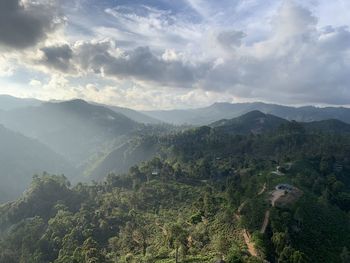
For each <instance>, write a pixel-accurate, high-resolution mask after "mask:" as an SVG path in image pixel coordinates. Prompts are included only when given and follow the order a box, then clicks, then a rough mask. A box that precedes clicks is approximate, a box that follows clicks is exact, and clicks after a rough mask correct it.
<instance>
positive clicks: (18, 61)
mask: <svg viewBox="0 0 350 263" xmlns="http://www.w3.org/2000/svg"><path fill="white" fill-rule="evenodd" d="M349 11H350V1H348V0H332V1H329V0H308V1H305V0H264V1H262V0H216V1H212V0H176V1H173V0H133V1H130V0H0V94H9V95H13V96H17V97H31V98H38V99H42V100H68V99H73V98H81V99H85V100H88V101H95V102H99V103H105V104H110V105H118V106H123V107H130V108H134V109H138V110H151V109H174V108H195V107H201V106H206V105H210V104H212V103H214V102H232V103H235V102H245V101H264V102H272V103H278V104H286V105H307V104H312V105H345V106H349V105H350V84H349V83H350V29H349V26H350V16H349V15H348V13H349Z"/></svg>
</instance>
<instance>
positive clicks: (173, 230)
mask: <svg viewBox="0 0 350 263" xmlns="http://www.w3.org/2000/svg"><path fill="white" fill-rule="evenodd" d="M167 235H168V236H167V238H168V244H169V247H170V248H173V249H175V263H178V262H179V248H181V249H182V251H183V253H184V254H185V253H186V251H187V237H188V233H187V231H186V230H185V229H184V228H183V227H182V226H181V225H180V224H172V225H170V226H169V228H168V229H167Z"/></svg>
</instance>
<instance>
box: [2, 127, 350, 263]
mask: <svg viewBox="0 0 350 263" xmlns="http://www.w3.org/2000/svg"><path fill="white" fill-rule="evenodd" d="M230 125H231V124H230ZM239 125H241V127H243V126H244V127H250V126H249V125H248V126H245V125H244V123H243V124H242V123H240V124H239ZM242 125H243V126H242ZM158 134H159V133H158ZM138 138H139V140H141V141H139V142H137V144H135V148H134V149H141V150H143V149H146V148H147V149H150V148H152V149H154V155H155V157H153V158H150V160H148V161H147V162H143V163H141V164H139V165H135V166H133V167H131V168H130V169H129V172H128V173H125V174H120V175H115V174H109V175H108V176H107V177H106V178H105V180H104V181H102V182H97V183H92V184H83V183H78V184H77V185H75V186H71V185H70V183H69V182H68V180H67V179H66V178H65V177H64V176H54V175H48V174H43V175H41V176H35V177H34V178H33V181H32V184H31V186H30V187H29V189H28V190H27V191H26V193H25V194H24V195H23V196H22V197H21V198H19V199H18V200H16V201H14V202H10V203H7V204H4V205H2V206H0V262H1V263H3V262H4V263H5V262H6V263H12V262H15V263H17V262H20V263H22V262H23V263H31V262H33V263H34V262H35V263H44V262H53V263H68V262H69V263H71V262H77V263H78V262H79V263H80V262H89V263H92V262H95V263H99V262H101V263H102V262H108V263H112V262H126V263H129V262H130V263H132V262H134V263H139V262H145V263H146V262H147V263H151V262H154V263H156V262H157V263H167V262H168V263H170V262H183V263H185V262H198V263H206V262H207V263H213V262H216V261H218V260H220V259H222V260H224V262H229V263H232V262H243V263H244V262H264V260H268V261H269V262H281V263H282V262H283V263H302V262H340V263H343V262H348V260H349V248H350V217H349V212H350V178H349V176H348V175H349V173H350V159H349V152H350V136H349V135H348V133H347V132H340V133H334V132H331V133H325V132H324V131H322V130H317V131H315V130H314V129H312V130H311V129H307V128H305V127H304V126H303V125H301V124H299V123H296V122H283V123H282V125H279V126H278V127H277V126H276V129H272V130H269V131H267V132H265V133H257V134H254V133H249V132H247V133H246V134H235V132H231V131H230V130H229V128H227V129H224V130H221V129H217V128H210V127H201V128H196V129H191V130H187V131H183V132H177V133H173V134H168V133H164V134H162V135H157V134H152V133H151V132H150V133H148V134H145V135H144V136H141V137H138ZM141 146H142V147H141ZM136 152H137V150H136ZM117 156H118V155H117ZM116 158H119V157H116ZM110 162H112V159H111V160H110ZM277 166H279V168H278V171H279V173H272V172H273V171H276V169H277ZM279 183H288V184H290V185H293V186H294V187H297V188H298V189H300V191H302V193H303V195H302V196H301V197H300V198H299V199H296V200H295V201H293V202H291V203H289V204H288V205H286V206H283V207H272V206H271V204H270V201H269V198H270V194H269V193H270V192H271V191H272V190H274V188H275V186H276V185H277V184H279ZM267 211H269V213H266V212H267ZM266 214H268V218H267V219H268V224H267V228H266V230H264V231H261V228H262V225H263V222H264V220H265V219H266Z"/></svg>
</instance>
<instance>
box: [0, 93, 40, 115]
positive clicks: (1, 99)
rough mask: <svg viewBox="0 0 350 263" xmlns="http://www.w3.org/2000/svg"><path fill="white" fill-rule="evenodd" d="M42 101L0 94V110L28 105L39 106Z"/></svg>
mask: <svg viewBox="0 0 350 263" xmlns="http://www.w3.org/2000/svg"><path fill="white" fill-rule="evenodd" d="M41 103H43V102H42V101H40V100H37V99H26V98H16V97H13V96H10V95H2V94H0V110H5V111H6V110H14V109H18V108H23V107H29V106H39V105H40V104H41Z"/></svg>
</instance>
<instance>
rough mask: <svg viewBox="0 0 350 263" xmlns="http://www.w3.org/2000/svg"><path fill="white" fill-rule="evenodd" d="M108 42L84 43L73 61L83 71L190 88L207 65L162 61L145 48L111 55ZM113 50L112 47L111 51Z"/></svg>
mask: <svg viewBox="0 0 350 263" xmlns="http://www.w3.org/2000/svg"><path fill="white" fill-rule="evenodd" d="M112 51H113V49H112V50H111V47H110V43H108V42H103V43H96V44H92V43H85V44H83V45H81V46H80V47H79V48H78V49H77V50H76V62H77V65H79V66H80V67H81V68H82V69H84V70H90V71H93V72H95V73H102V71H103V73H104V74H105V75H107V76H115V77H119V78H128V77H129V78H134V79H138V80H144V81H151V82H157V83H158V84H160V85H167V86H177V87H192V85H193V84H194V83H195V82H196V80H197V79H198V78H199V77H200V75H202V74H203V71H204V70H205V68H206V66H202V67H200V68H199V67H196V66H193V65H189V64H186V63H184V62H182V61H180V60H164V59H163V58H161V57H158V56H156V55H155V54H153V53H152V52H151V50H150V49H149V48H148V47H138V48H136V49H133V50H129V51H125V52H123V53H122V54H120V55H117V56H115V55H112V53H111V52H112ZM114 51H115V50H114Z"/></svg>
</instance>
